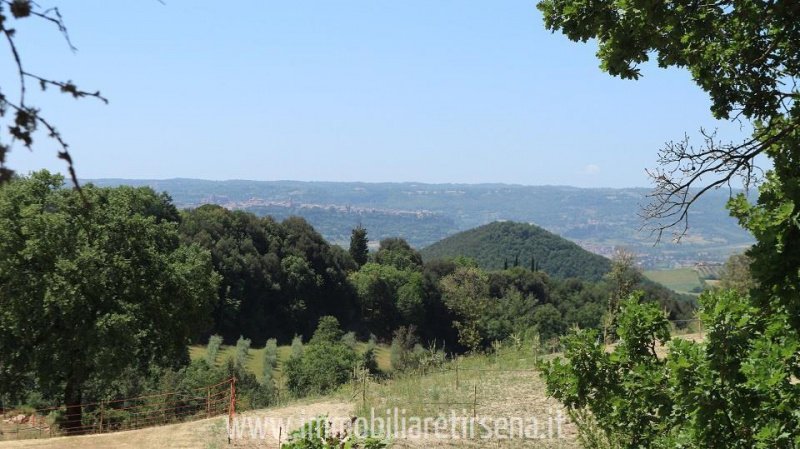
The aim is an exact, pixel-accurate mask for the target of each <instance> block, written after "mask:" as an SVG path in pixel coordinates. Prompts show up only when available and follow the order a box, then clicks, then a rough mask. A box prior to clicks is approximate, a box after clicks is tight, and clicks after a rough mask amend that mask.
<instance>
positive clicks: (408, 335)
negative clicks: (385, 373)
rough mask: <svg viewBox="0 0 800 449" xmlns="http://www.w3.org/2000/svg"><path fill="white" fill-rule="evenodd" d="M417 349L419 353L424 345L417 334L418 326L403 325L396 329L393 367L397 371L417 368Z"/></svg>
mask: <svg viewBox="0 0 800 449" xmlns="http://www.w3.org/2000/svg"><path fill="white" fill-rule="evenodd" d="M415 350H416V352H417V353H419V352H420V351H421V350H422V346H420V345H419V339H418V338H417V335H416V328H415V327H414V326H413V325H412V326H408V327H405V326H401V327H399V328H397V330H396V331H394V338H392V347H391V350H390V351H391V355H390V356H391V360H392V369H394V370H395V371H408V370H411V369H416V368H417V366H418V363H417V356H416V355H415Z"/></svg>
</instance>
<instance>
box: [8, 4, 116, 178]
mask: <svg viewBox="0 0 800 449" xmlns="http://www.w3.org/2000/svg"><path fill="white" fill-rule="evenodd" d="M23 19H38V20H43V21H45V22H49V23H51V24H52V25H54V26H56V27H57V28H58V30H59V31H60V32H61V34H62V35H63V36H64V39H65V40H66V42H67V44H68V45H69V47H70V49H71V50H72V51H76V48H75V46H74V45H72V42H71V41H70V38H69V34H68V32H67V27H66V25H65V24H64V20H63V18H62V16H61V13H60V12H59V10H58V8H48V9H44V8H42V7H40V6H39V5H37V4H36V3H35V2H33V1H31V0H0V34H2V36H3V37H4V38H5V41H6V43H7V45H8V49H9V52H10V54H11V59H12V60H13V64H12V65H11V67H13V69H14V71H15V72H16V80H17V85H18V86H17V88H18V92H17V93H15V94H13V95H12V94H10V93H8V92H7V89H6V90H3V89H0V119H3V118H6V117H8V119H9V121H10V123H9V125H8V133H9V135H10V138H11V143H3V142H2V140H0V183H3V182H6V181H8V180H9V179H11V177H12V176H13V175H14V171H13V170H11V169H10V168H8V166H7V164H6V158H7V155H8V152H9V151H10V150H11V145H12V144H13V142H20V143H22V145H24V146H25V147H26V148H28V149H31V148H32V146H33V142H34V134H35V133H36V131H37V130H39V129H40V128H43V130H44V131H45V132H46V133H47V136H48V137H49V138H51V139H53V140H54V141H55V142H56V143H57V144H58V146H59V152H58V157H59V158H60V159H62V160H64V161H65V162H66V163H67V169H68V170H69V174H70V177H71V178H72V183H73V184H74V185H75V187H78V188H79V184H78V177H77V175H76V173H75V167H74V164H73V162H72V156H71V155H70V152H69V145H68V144H67V142H66V141H65V140H64V138H63V137H62V136H61V133H60V132H59V131H58V129H56V127H55V125H53V123H52V122H50V121H49V120H48V119H47V118H46V117H45V116H44V115H42V114H41V110H40V109H39V108H37V107H36V106H34V105H31V104H29V103H28V89H29V86H30V85H37V86H38V87H39V88H40V89H41V90H43V91H44V90H47V89H48V88H50V87H52V88H56V89H58V90H59V91H60V92H61V93H64V94H67V95H71V96H72V97H74V98H76V99H79V98H85V97H93V98H96V99H98V100H100V101H102V102H104V103H108V100H107V99H106V98H105V97H104V96H103V95H102V94H101V93H100V92H99V91H95V92H90V91H85V90H82V89H80V88H78V86H77V85H76V84H75V83H73V82H72V81H58V80H55V79H51V78H48V77H46V76H42V75H39V74H37V73H34V72H31V71H29V70H28V69H27V66H26V65H25V64H24V60H23V58H22V55H21V54H20V51H19V46H18V43H17V39H18V35H17V30H16V28H14V24H15V23H16V21H19V20H23Z"/></svg>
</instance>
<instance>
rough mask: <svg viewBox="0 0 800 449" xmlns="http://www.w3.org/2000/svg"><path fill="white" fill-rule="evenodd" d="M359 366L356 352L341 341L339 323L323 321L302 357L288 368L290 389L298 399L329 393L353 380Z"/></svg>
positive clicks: (287, 381)
mask: <svg viewBox="0 0 800 449" xmlns="http://www.w3.org/2000/svg"><path fill="white" fill-rule="evenodd" d="M334 323H335V326H334V325H333V324H334ZM357 362H358V356H357V354H356V352H355V350H353V349H352V348H350V347H348V346H347V345H345V344H344V343H342V341H341V330H339V327H338V321H335V319H334V320H328V319H322V320H320V325H319V326H318V328H317V331H316V332H314V337H313V338H312V339H311V341H310V342H309V344H308V345H307V346H306V347H305V348H304V350H303V351H302V354H301V355H300V356H299V357H295V356H293V357H291V358H290V359H289V360H287V362H286V363H285V364H284V368H285V369H284V372H285V373H286V386H287V388H288V389H289V391H290V392H291V393H292V394H293V395H294V396H296V397H302V396H307V395H309V394H324V393H328V392H330V391H332V390H333V389H335V388H336V387H338V386H340V385H342V384H344V383H346V382H347V381H348V380H349V379H350V374H351V372H352V370H353V367H354V366H355V365H356V363H357Z"/></svg>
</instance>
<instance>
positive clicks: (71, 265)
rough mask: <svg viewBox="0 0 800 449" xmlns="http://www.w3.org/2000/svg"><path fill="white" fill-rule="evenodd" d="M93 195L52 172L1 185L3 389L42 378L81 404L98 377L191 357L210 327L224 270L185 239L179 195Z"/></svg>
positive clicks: (50, 391) (43, 385)
mask: <svg viewBox="0 0 800 449" xmlns="http://www.w3.org/2000/svg"><path fill="white" fill-rule="evenodd" d="M83 196H84V197H85V199H86V201H88V202H89V204H91V205H92V206H90V207H87V206H86V203H85V202H84V199H83V198H81V196H80V194H79V193H78V192H76V191H74V190H71V189H64V188H63V178H61V177H60V176H54V175H51V174H49V173H47V172H39V173H35V174H33V175H32V176H31V177H30V178H22V179H17V180H15V181H13V182H11V183H8V184H5V185H3V186H2V187H0V254H2V255H3V257H2V258H0V285H1V286H2V287H0V288H2V294H0V304H2V305H1V306H0V360H2V363H0V395H2V394H9V393H10V394H15V393H16V392H20V391H26V390H27V389H28V388H31V387H33V386H34V385H35V386H36V387H38V388H40V389H41V391H42V392H43V393H44V394H46V395H47V396H50V397H54V396H60V397H61V399H62V400H63V401H64V402H66V403H67V404H78V403H81V402H82V401H84V400H86V399H91V398H87V397H84V394H83V390H84V388H85V387H86V386H87V385H88V384H89V383H92V384H94V385H97V386H98V387H97V390H103V387H102V386H103V385H106V386H108V385H109V383H111V382H113V380H114V379H116V378H117V377H118V376H120V375H121V374H122V373H124V372H125V371H126V370H129V369H133V370H138V371H139V372H143V371H146V370H147V369H149V367H151V366H179V365H180V364H182V363H185V362H186V361H188V352H187V344H188V343H189V341H190V338H192V337H193V336H196V335H198V334H199V333H200V332H202V331H205V330H206V328H207V325H208V323H209V321H208V317H209V316H210V306H211V304H212V301H213V298H214V291H215V290H216V287H217V282H218V277H217V276H216V275H215V273H214V272H213V268H212V264H211V257H210V255H209V254H208V252H207V251H204V250H201V249H200V248H199V247H197V246H194V245H191V246H182V245H180V242H179V239H178V233H177V223H176V220H177V217H178V215H177V212H176V210H175V208H174V206H172V204H171V202H170V200H169V198H168V197H166V196H165V195H157V194H156V193H154V192H153V191H152V190H150V189H146V188H141V189H135V188H131V187H120V188H114V189H103V188H96V187H93V186H91V185H86V186H84V188H83ZM73 424H75V423H74V422H73V423H70V425H73Z"/></svg>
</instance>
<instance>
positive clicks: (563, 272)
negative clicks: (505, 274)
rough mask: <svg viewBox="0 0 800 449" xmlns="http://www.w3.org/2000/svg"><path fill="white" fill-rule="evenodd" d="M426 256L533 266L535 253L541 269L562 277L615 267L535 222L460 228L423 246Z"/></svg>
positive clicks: (492, 265)
mask: <svg viewBox="0 0 800 449" xmlns="http://www.w3.org/2000/svg"><path fill="white" fill-rule="evenodd" d="M421 253H422V257H423V258H424V259H425V260H433V259H445V258H453V257H458V256H464V257H469V258H472V259H475V260H476V261H477V262H478V265H480V266H481V267H482V268H485V269H489V270H496V269H502V268H503V266H504V265H505V264H506V263H507V264H508V265H509V266H512V265H514V263H515V260H518V262H519V265H521V266H525V267H529V266H530V264H531V257H533V258H534V259H535V261H536V263H537V264H538V266H539V269H541V270H542V271H544V272H546V273H547V274H549V275H551V276H554V277H559V278H568V277H577V278H582V279H587V280H598V279H600V278H602V277H603V275H604V274H605V273H607V272H608V271H609V269H610V268H611V261H610V260H608V259H606V258H605V257H602V256H598V255H596V254H593V253H590V252H589V251H586V250H585V249H583V248H581V247H580V246H578V245H576V244H575V243H572V242H571V241H569V240H567V239H564V238H562V237H559V236H558V235H556V234H553V233H552V232H549V231H546V230H545V229H543V228H540V227H538V226H535V225H531V224H527V223H515V222H499V221H498V222H494V223H490V224H487V225H484V226H480V227H477V228H474V229H470V230H468V231H464V232H460V233H458V234H455V235H453V236H450V237H448V238H446V239H444V240H441V241H439V242H437V243H434V244H433V245H430V246H428V247H426V248H423V249H422V251H421Z"/></svg>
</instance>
